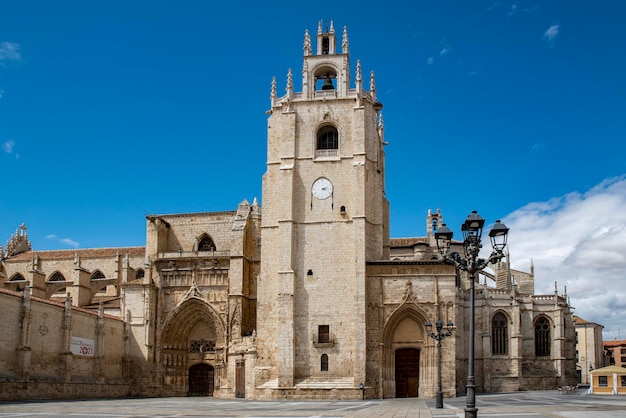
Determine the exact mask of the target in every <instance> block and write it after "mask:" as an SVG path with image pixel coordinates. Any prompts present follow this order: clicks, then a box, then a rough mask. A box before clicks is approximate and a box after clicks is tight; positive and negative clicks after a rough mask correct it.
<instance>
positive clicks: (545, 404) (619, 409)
mask: <svg viewBox="0 0 626 418" xmlns="http://www.w3.org/2000/svg"><path fill="white" fill-rule="evenodd" d="M476 403H477V407H478V408H479V411H478V416H479V417H492V418H493V417H507V418H515V417H524V418H529V417H530V418H541V417H546V418H556V417H564V418H583V417H584V418H589V417H602V418H614V417H624V418H626V397H624V396H610V395H605V396H599V395H588V394H587V393H586V391H584V390H579V391H578V392H577V393H572V394H567V395H562V394H559V393H558V392H557V391H532V392H516V393H510V394H497V395H479V396H478V397H477V400H476ZM464 407H465V398H464V397H458V398H446V399H444V408H443V409H436V408H435V401H434V399H417V398H409V399H384V400H383V399H373V400H364V401H249V400H239V399H238V400H226V399H217V398H208V397H206V398H199V397H189V398H149V399H92V400H70V401H29V402H0V418H5V417H77V418H80V417H85V418H94V417H102V418H108V417H246V418H257V417H259V418H260V417H264V418H267V417H310V418H314V417H329V418H330V417H363V418H381V417H382V418H399V417H415V418H426V417H428V418H430V417H435V418H453V417H454V418H456V417H463V416H464V411H463V408H464Z"/></svg>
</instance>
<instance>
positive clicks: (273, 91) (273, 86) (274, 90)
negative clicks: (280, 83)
mask: <svg viewBox="0 0 626 418" xmlns="http://www.w3.org/2000/svg"><path fill="white" fill-rule="evenodd" d="M275 98H276V76H274V77H272V90H271V92H270V99H275Z"/></svg>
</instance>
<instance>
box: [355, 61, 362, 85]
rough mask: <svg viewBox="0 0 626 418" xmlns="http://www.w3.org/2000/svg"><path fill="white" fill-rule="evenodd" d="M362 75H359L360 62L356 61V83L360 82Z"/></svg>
mask: <svg viewBox="0 0 626 418" xmlns="http://www.w3.org/2000/svg"><path fill="white" fill-rule="evenodd" d="M362 79H363V75H362V74H361V60H356V81H361V80H362Z"/></svg>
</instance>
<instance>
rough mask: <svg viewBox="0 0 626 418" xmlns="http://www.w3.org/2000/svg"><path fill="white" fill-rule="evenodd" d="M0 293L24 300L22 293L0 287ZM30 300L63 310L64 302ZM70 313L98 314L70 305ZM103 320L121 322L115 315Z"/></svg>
mask: <svg viewBox="0 0 626 418" xmlns="http://www.w3.org/2000/svg"><path fill="white" fill-rule="evenodd" d="M0 293H4V294H6V295H9V296H13V297H16V298H19V299H23V298H24V293H22V292H16V291H13V290H10V289H4V288H2V287H0ZM30 300H32V301H35V302H39V303H44V304H46V305H54V306H58V307H59V308H63V309H65V303H64V302H56V301H53V300H50V299H43V298H40V297H37V296H32V295H31V296H30ZM71 308H72V311H76V312H83V313H86V314H90V315H98V312H96V311H94V310H92V309H85V308H79V307H78V306H74V305H72V307H71ZM104 317H105V318H109V319H115V320H117V321H121V320H122V318H120V317H118V316H115V315H109V314H104Z"/></svg>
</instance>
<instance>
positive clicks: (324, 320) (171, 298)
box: [0, 22, 576, 400]
mask: <svg viewBox="0 0 626 418" xmlns="http://www.w3.org/2000/svg"><path fill="white" fill-rule="evenodd" d="M302 59H303V61H302V71H301V74H302V79H301V89H300V91H297V90H296V87H295V84H296V83H295V80H294V79H293V78H294V76H293V74H292V72H291V70H289V71H288V73H287V79H286V92H285V94H284V95H282V96H280V95H278V93H277V91H278V87H277V82H276V79H274V80H272V83H271V94H270V102H271V109H270V110H269V111H268V122H267V155H266V171H265V174H264V175H263V178H262V206H261V204H260V203H259V202H257V200H256V199H254V200H253V201H252V203H250V202H249V201H246V200H244V201H243V202H241V203H239V204H238V206H236V208H235V209H234V210H229V211H224V212H207V213H184V214H160V215H157V214H155V215H148V216H146V217H145V223H146V243H145V246H144V247H124V248H94V249H75V250H60V251H45V250H38V249H37V250H34V249H32V248H31V244H30V241H29V239H28V234H27V229H26V226H25V225H22V226H20V227H19V228H18V229H17V230H16V232H15V234H13V236H11V237H10V239H9V241H8V242H7V244H6V246H5V248H0V255H1V262H0V281H1V283H2V288H1V289H0V313H2V317H3V318H5V319H6V320H5V321H3V323H2V324H1V325H0V399H2V400H7V399H12V400H15V399H33V398H38V397H39V398H71V397H79V396H91V397H93V396H215V397H221V398H247V399H362V398H368V399H371V398H394V397H397V398H399V397H425V398H432V397H434V396H435V393H436V391H437V385H438V376H437V370H438V361H441V364H442V391H443V394H444V396H445V397H451V396H456V395H458V394H462V393H465V389H466V388H465V385H466V383H467V382H466V379H467V368H468V344H469V343H470V342H469V341H468V328H469V321H470V318H469V311H470V300H471V299H470V297H469V279H468V277H467V274H465V273H464V272H462V271H460V270H457V269H456V268H455V267H454V266H453V265H449V264H446V263H444V262H443V261H441V258H440V256H439V253H438V250H437V245H436V241H435V235H434V232H435V230H436V228H437V226H438V225H442V224H443V222H444V220H443V214H442V212H441V211H440V210H439V209H437V210H429V211H428V212H427V213H425V214H424V215H425V223H426V231H427V234H426V236H423V237H415V238H391V237H390V236H389V202H388V200H387V198H386V193H385V181H386V179H385V145H386V142H385V137H384V125H383V117H382V108H383V105H382V104H381V102H379V101H378V97H377V94H376V84H375V78H374V73H373V72H372V73H370V74H369V76H368V75H365V74H364V73H363V71H362V68H361V63H360V62H359V61H356V63H355V66H354V68H353V67H352V66H351V65H352V64H351V62H350V53H349V42H348V35H347V30H346V28H345V27H344V28H343V31H342V32H341V33H336V32H335V28H334V25H333V23H332V22H331V23H330V25H328V26H326V27H324V26H323V25H322V23H321V22H320V24H319V25H318V27H317V32H316V33H315V35H313V36H312V35H311V34H309V32H308V31H305V34H304V46H303V57H302ZM351 69H353V70H354V72H352V71H351ZM452 245H453V247H458V249H459V251H462V242H459V241H453V242H452ZM510 256H514V254H513V255H510V254H506V258H504V260H502V261H500V262H498V263H497V264H496V265H494V266H493V269H490V270H485V271H482V272H481V274H480V275H479V280H478V282H477V283H476V288H475V298H474V306H475V322H474V323H475V329H476V333H475V338H474V341H473V342H472V343H473V344H474V347H475V376H476V382H475V384H476V391H477V392H479V393H481V392H508V391H519V390H531V389H556V388H557V387H558V386H563V385H569V384H575V383H576V353H575V326H574V322H573V320H572V313H573V308H572V307H571V306H570V304H569V300H568V297H567V295H566V294H565V293H563V294H559V292H558V290H557V288H556V284H555V289H554V293H553V294H547V295H536V294H535V293H534V274H533V266H532V263H530V265H529V271H528V272H522V271H517V270H513V269H511V267H510V261H509V257H510ZM437 320H442V321H443V323H444V324H447V323H448V322H451V326H450V328H449V331H450V336H449V337H448V338H446V339H445V340H443V341H442V343H441V351H440V352H441V358H440V360H439V357H438V350H437V342H436V341H435V340H434V339H433V338H430V337H429V333H430V330H429V329H428V326H427V325H428V324H429V323H431V324H432V323H435V322H436V321H437Z"/></svg>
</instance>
